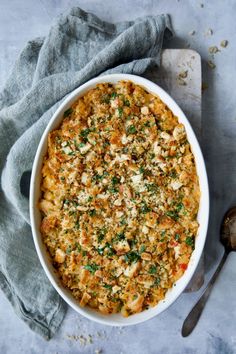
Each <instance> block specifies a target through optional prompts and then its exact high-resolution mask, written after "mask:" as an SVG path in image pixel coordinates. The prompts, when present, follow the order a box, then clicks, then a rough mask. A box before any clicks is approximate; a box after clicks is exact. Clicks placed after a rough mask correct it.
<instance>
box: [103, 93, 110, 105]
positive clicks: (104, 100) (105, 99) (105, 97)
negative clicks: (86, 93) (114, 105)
mask: <svg viewBox="0 0 236 354" xmlns="http://www.w3.org/2000/svg"><path fill="white" fill-rule="evenodd" d="M110 99H111V96H110V95H109V94H107V95H104V96H103V97H102V103H107V104H108V103H110Z"/></svg>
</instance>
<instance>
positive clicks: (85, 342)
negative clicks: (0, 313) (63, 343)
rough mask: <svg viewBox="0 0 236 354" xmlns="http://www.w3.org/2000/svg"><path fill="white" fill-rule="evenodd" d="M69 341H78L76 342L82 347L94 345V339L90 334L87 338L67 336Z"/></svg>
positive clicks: (73, 335)
mask: <svg viewBox="0 0 236 354" xmlns="http://www.w3.org/2000/svg"><path fill="white" fill-rule="evenodd" d="M66 337H67V338H68V339H70V340H73V341H76V342H78V341H79V342H80V345H82V346H86V345H88V344H93V338H92V336H91V334H89V335H88V336H87V337H86V336H83V335H75V334H72V335H71V334H67V336H66Z"/></svg>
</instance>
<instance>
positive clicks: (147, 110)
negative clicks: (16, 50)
mask: <svg viewBox="0 0 236 354" xmlns="http://www.w3.org/2000/svg"><path fill="white" fill-rule="evenodd" d="M141 113H142V114H144V115H145V116H146V115H148V114H149V108H148V107H147V106H144V107H141Z"/></svg>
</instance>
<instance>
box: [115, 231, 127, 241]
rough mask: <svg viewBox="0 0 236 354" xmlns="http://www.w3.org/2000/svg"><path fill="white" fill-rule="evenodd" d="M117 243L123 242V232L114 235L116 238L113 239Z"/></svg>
mask: <svg viewBox="0 0 236 354" xmlns="http://www.w3.org/2000/svg"><path fill="white" fill-rule="evenodd" d="M115 239H116V240H117V241H122V240H125V234H124V232H120V233H118V234H116V238H115Z"/></svg>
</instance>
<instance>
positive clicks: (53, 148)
mask: <svg viewBox="0 0 236 354" xmlns="http://www.w3.org/2000/svg"><path fill="white" fill-rule="evenodd" d="M41 191H42V197H41V200H40V203H39V206H40V210H41V212H42V223H41V232H42V237H43V241H44V243H45V244H46V246H47V249H48V251H49V253H50V255H51V257H52V259H53V264H54V266H55V268H56V269H57V271H58V273H59V275H60V278H61V281H62V283H63V285H64V286H65V287H67V288H68V289H70V290H71V292H72V294H73V296H74V297H75V298H76V299H78V301H79V303H80V305H81V306H85V305H88V306H90V307H92V308H94V309H98V310H99V311H100V312H102V313H104V314H110V313H117V312H121V313H122V315H123V316H129V315H131V314H134V313H137V312H141V311H143V310H145V309H148V308H149V307H150V306H155V305H156V304H157V303H158V302H159V301H160V300H161V299H163V298H164V297H165V294H166V292H167V290H168V289H170V288H171V287H172V286H173V284H174V283H175V282H176V281H177V280H178V279H179V278H180V277H181V276H182V274H183V273H184V271H185V270H186V268H187V266H188V263H189V259H190V256H191V253H192V251H193V249H194V244H195V237H196V235H197V231H198V222H197V213H198V208H199V198H200V191H199V183H198V176H197V173H196V166H195V161H194V156H193V154H192V152H191V147H190V145H189V142H188V140H187V137H186V132H185V128H184V126H183V124H180V123H179V122H178V118H177V117H175V116H174V115H173V113H172V112H171V111H170V109H169V108H168V107H167V106H166V105H165V104H164V103H163V102H162V101H161V100H160V98H159V97H157V96H155V95H153V94H151V93H149V92H147V91H146V90H145V89H144V88H142V87H140V86H138V85H135V84H134V83H132V82H130V81H120V82H118V83H117V84H110V83H103V84H98V85H97V86H96V87H95V88H94V89H91V90H89V91H88V92H87V93H86V94H85V95H84V96H83V97H80V98H79V99H77V101H76V102H75V103H74V104H73V105H72V107H71V108H69V109H68V110H66V111H65V112H64V119H63V121H62V124H61V125H60V127H59V128H58V129H57V130H54V131H52V132H51V133H50V134H49V137H48V151H47V155H46V156H45V159H44V162H43V168H42V184H41Z"/></svg>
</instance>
